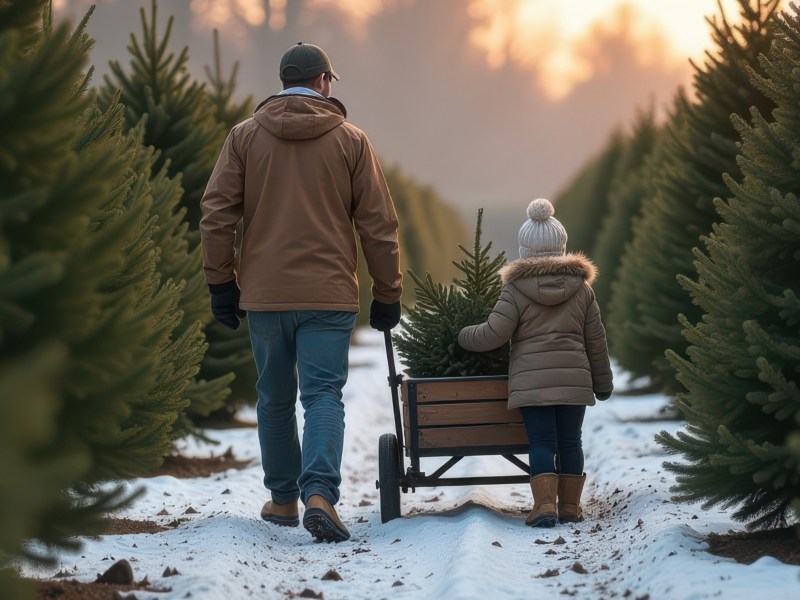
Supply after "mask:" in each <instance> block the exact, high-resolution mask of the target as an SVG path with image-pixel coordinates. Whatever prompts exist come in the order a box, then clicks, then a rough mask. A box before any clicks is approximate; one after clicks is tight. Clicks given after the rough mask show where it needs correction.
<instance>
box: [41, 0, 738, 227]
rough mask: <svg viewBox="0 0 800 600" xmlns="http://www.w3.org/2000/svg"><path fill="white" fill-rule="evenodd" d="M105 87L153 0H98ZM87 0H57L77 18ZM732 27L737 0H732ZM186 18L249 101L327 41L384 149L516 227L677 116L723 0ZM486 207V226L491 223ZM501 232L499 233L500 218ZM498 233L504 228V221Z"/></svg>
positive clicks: (455, 196)
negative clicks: (639, 121) (626, 135)
mask: <svg viewBox="0 0 800 600" xmlns="http://www.w3.org/2000/svg"><path fill="white" fill-rule="evenodd" d="M95 2H96V3H97V4H98V7H97V10H96V12H95V15H94V16H93V18H92V20H91V22H90V25H89V33H90V35H92V36H93V37H94V38H96V40H97V46H96V48H95V50H94V52H93V55H92V61H93V63H94V65H95V66H96V69H97V74H98V76H96V78H95V81H96V82H99V81H101V77H102V75H103V74H104V73H107V72H108V69H107V63H108V60H109V59H111V58H114V59H118V60H122V61H123V63H125V62H127V60H128V57H127V54H126V50H125V46H126V45H127V43H128V35H129V33H130V32H131V31H135V32H137V33H138V32H139V30H140V25H139V17H138V10H139V7H141V6H146V7H149V5H150V0H99V1H98V0H95ZM88 4H89V2H88V0H57V1H56V6H57V9H58V12H57V14H58V15H59V16H60V17H63V18H73V19H74V18H77V17H78V16H79V15H80V14H81V13H82V11H83V10H85V8H86V6H87V5H88ZM722 5H723V8H724V10H725V12H726V15H727V16H728V18H729V20H731V21H734V22H735V21H737V20H738V17H739V15H738V11H737V2H736V1H735V0H722ZM159 7H160V8H159V10H160V14H161V15H162V20H161V23H162V27H163V24H165V23H166V17H167V16H168V15H170V14H171V15H175V17H176V23H175V28H174V38H173V47H174V48H175V49H179V48H180V47H181V46H183V45H188V46H189V49H190V56H191V69H192V71H193V72H194V73H195V75H196V76H198V77H199V78H203V66H204V65H205V64H209V63H210V62H211V61H212V60H213V57H212V55H211V48H210V39H211V30H212V29H213V28H214V27H216V28H219V29H220V34H221V39H222V43H223V62H224V63H225V64H226V65H230V64H231V63H232V62H233V61H234V60H238V61H239V62H240V64H241V71H240V87H241V91H242V93H243V94H253V95H254V96H256V97H257V98H258V99H261V98H263V97H265V96H267V95H269V94H271V93H274V92H275V91H277V90H278V89H279V86H280V83H279V81H278V80H277V64H278V61H279V59H280V55H281V54H282V52H283V51H284V50H285V49H286V48H288V47H289V46H291V45H292V44H294V43H296V42H297V41H306V42H313V43H317V44H319V45H321V46H323V47H324V48H325V49H326V50H327V52H328V54H329V55H330V56H331V59H332V61H333V64H334V67H335V68H336V70H337V71H338V72H339V73H340V74H341V75H342V81H341V82H338V83H337V84H336V85H335V86H334V95H335V96H337V97H338V98H340V99H341V100H342V101H344V102H345V104H346V105H347V106H348V110H349V117H350V119H351V120H352V121H353V122H354V123H355V124H357V125H359V126H360V127H362V128H363V129H364V130H365V131H366V132H367V134H368V135H369V137H370V139H371V140H372V142H373V144H374V145H375V147H376V149H377V151H378V153H379V154H380V155H381V156H382V157H383V158H384V159H385V160H388V161H391V162H394V163H397V164H399V165H400V166H401V167H402V168H403V169H404V170H405V171H407V172H408V173H409V174H410V175H412V176H413V177H415V178H416V179H418V180H419V181H422V182H425V183H430V184H432V185H434V186H435V187H436V189H437V190H438V191H439V192H440V194H441V195H442V196H443V197H444V198H445V199H446V200H448V201H450V202H451V203H453V204H455V205H458V206H460V207H462V208H463V209H464V211H465V215H467V217H468V219H469V220H471V219H472V216H473V215H474V210H475V209H476V208H477V207H479V206H484V207H486V208H487V209H488V208H489V207H493V208H492V211H493V212H494V214H495V215H497V220H498V223H499V220H500V213H502V212H503V211H506V212H507V219H506V220H507V221H508V222H511V221H513V222H516V221H518V220H519V216H520V215H523V216H524V206H525V205H526V204H527V202H528V201H529V200H530V199H532V198H533V197H536V196H549V197H554V196H555V195H556V194H557V193H558V191H559V190H560V189H562V188H563V186H564V185H566V183H567V182H568V181H569V178H570V177H571V176H573V175H574V174H575V172H576V171H577V170H578V169H579V168H580V166H581V165H582V164H584V163H585V161H587V160H588V159H589V158H591V156H592V155H593V154H594V153H596V152H597V151H598V150H599V149H600V148H601V147H602V146H603V144H604V143H605V142H606V140H607V139H608V136H609V135H610V133H611V132H612V130H613V129H614V128H617V127H623V128H624V127H625V126H626V125H627V124H629V123H630V122H631V120H632V118H633V116H634V114H635V112H636V111H637V110H639V109H642V108H644V107H647V106H653V107H654V108H655V110H656V112H657V114H659V115H662V116H663V115H664V114H666V113H667V111H668V110H669V106H670V104H671V101H672V98H673V97H674V94H675V92H676V91H677V89H678V86H680V85H689V84H690V81H691V72H692V71H691V68H690V65H689V58H692V59H694V60H695V61H696V62H699V63H701V64H702V61H703V53H704V51H705V50H706V49H708V48H709V44H710V36H709V28H708V25H707V23H706V22H705V19H704V17H705V16H709V15H714V14H716V13H718V8H717V2H716V0H627V1H622V0H160V2H159ZM492 219H493V216H492V213H491V212H490V211H489V210H487V227H488V228H489V229H491V228H492ZM498 227H500V226H499V225H498ZM498 231H499V232H501V233H499V234H498V235H502V231H504V230H502V229H498Z"/></svg>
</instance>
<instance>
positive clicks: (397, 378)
mask: <svg viewBox="0 0 800 600" xmlns="http://www.w3.org/2000/svg"><path fill="white" fill-rule="evenodd" d="M383 339H384V341H385V342H386V361H387V362H388V363H389V377H388V379H389V387H391V388H392V406H393V408H394V427H395V433H396V434H397V450H398V457H397V459H398V463H397V464H398V465H402V464H403V426H402V423H401V422H400V397H399V394H398V391H397V388H398V387H400V383H401V382H402V381H403V376H402V375H398V374H397V369H396V368H395V365H394V349H393V347H392V332H391V330H389V329H387V330H386V331H384V332H383ZM400 471H401V472H402V471H403V469H402V468H401V469H400Z"/></svg>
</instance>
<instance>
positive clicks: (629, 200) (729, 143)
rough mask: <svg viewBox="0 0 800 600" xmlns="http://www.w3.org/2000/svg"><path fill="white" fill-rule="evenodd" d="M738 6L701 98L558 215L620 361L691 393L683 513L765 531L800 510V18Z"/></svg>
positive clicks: (582, 175)
mask: <svg viewBox="0 0 800 600" xmlns="http://www.w3.org/2000/svg"><path fill="white" fill-rule="evenodd" d="M739 5H740V12H741V17H742V18H741V21H740V23H739V24H738V25H735V26H734V25H731V24H730V23H729V22H728V20H726V18H725V17H724V15H719V16H716V17H713V18H711V19H709V23H710V25H711V32H712V38H713V44H714V48H713V50H712V51H710V52H709V53H708V55H707V59H706V61H705V64H703V65H702V66H696V68H695V75H694V82H693V94H692V95H691V97H689V96H688V95H687V94H685V93H682V92H679V93H678V94H676V97H675V99H674V101H673V103H672V106H671V110H670V114H669V117H668V119H667V121H666V122H665V123H663V124H658V123H656V120H655V119H654V116H653V111H652V108H651V109H650V110H643V111H641V112H640V114H638V115H636V117H635V118H634V119H633V122H632V125H631V126H630V127H629V128H626V129H625V130H620V131H617V132H615V133H614V134H613V135H612V136H611V138H610V139H609V141H608V143H607V145H606V147H605V148H604V149H603V151H602V152H601V153H599V155H598V156H597V157H596V158H595V159H594V160H592V161H591V162H590V163H589V164H587V165H586V166H585V167H584V168H583V169H582V170H581V171H580V172H579V173H578V174H577V175H576V176H575V178H574V179H573V181H572V182H571V183H570V185H568V186H567V187H566V189H565V190H564V191H563V193H561V194H560V195H559V197H558V198H557V199H556V204H557V214H558V217H559V218H560V219H561V220H562V222H563V223H564V225H565V226H566V228H567V231H568V232H569V236H570V237H569V244H568V245H569V249H570V250H572V251H583V252H586V253H587V254H588V255H590V256H591V257H593V258H594V259H595V261H596V262H597V264H598V266H599V271H600V279H599V281H598V283H597V285H596V288H595V290H596V293H597V297H598V300H599V302H600V304H601V307H602V310H603V313H604V320H605V324H606V328H607V330H608V339H609V346H610V350H611V353H612V355H613V357H614V358H615V359H616V361H617V362H618V363H619V365H620V366H621V367H623V368H624V369H625V370H626V371H627V372H628V373H630V374H631V375H632V376H633V377H645V376H646V377H648V378H649V381H650V386H649V389H651V390H660V391H666V392H668V393H674V394H676V396H675V408H676V409H677V411H678V412H679V413H680V414H681V416H682V417H683V418H684V419H685V430H684V431H681V432H680V433H678V434H677V435H676V436H672V435H669V434H667V433H661V434H660V435H659V436H658V441H659V442H660V443H661V444H662V445H663V446H664V447H665V448H666V449H667V451H669V452H670V453H674V454H679V455H681V456H682V458H683V459H684V461H685V462H672V463H668V464H667V466H668V468H669V469H671V470H672V471H673V472H675V473H676V475H677V485H676V487H675V488H674V491H675V492H676V495H677V496H676V497H677V498H679V499H682V500H703V501H704V502H705V503H706V506H713V505H716V504H722V505H724V506H734V505H736V506H738V509H737V512H736V513H735V516H736V517H737V518H739V519H741V520H743V521H747V522H748V523H749V524H750V526H752V527H767V526H774V525H780V524H782V523H786V522H787V519H789V522H791V518H790V517H791V516H792V515H794V517H795V518H796V517H797V515H798V511H800V388H798V385H799V384H800V329H798V326H799V325H800V201H798V194H800V84H798V75H797V65H798V64H800V9H798V7H797V6H796V5H790V6H791V8H790V9H788V10H787V11H786V12H783V13H780V12H779V10H778V5H779V2H778V0H761V1H757V0H740V2H739Z"/></svg>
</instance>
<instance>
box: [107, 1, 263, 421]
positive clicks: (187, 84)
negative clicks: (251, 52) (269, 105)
mask: <svg viewBox="0 0 800 600" xmlns="http://www.w3.org/2000/svg"><path fill="white" fill-rule="evenodd" d="M140 19H141V24H142V39H141V42H140V41H139V38H137V37H136V35H134V34H131V43H130V45H129V46H128V50H129V52H130V53H131V64H130V72H129V73H126V72H125V71H124V70H123V68H122V66H121V65H120V63H119V62H117V61H111V63H110V68H111V73H112V76H106V77H105V84H104V86H103V87H102V88H101V89H100V90H99V91H98V94H99V98H100V101H101V104H103V105H104V106H107V105H108V104H109V103H110V102H112V100H113V98H114V94H116V93H118V91H120V92H121V100H122V102H123V104H124V105H125V125H126V128H127V129H128V130H131V129H136V128H141V129H142V132H143V133H142V138H143V143H144V144H145V145H147V146H153V147H154V148H155V149H156V150H157V151H158V152H157V153H156V154H154V161H155V162H154V164H153V168H152V174H153V176H154V177H160V178H161V179H162V180H163V179H165V178H169V179H172V180H175V184H170V185H171V186H172V185H175V186H177V185H178V184H180V185H181V186H182V189H183V194H182V196H181V197H180V203H181V206H182V208H181V209H180V211H179V212H178V213H176V214H172V212H167V213H162V215H161V219H162V221H163V219H168V220H169V221H170V226H169V227H170V229H173V228H174V227H176V226H177V224H176V223H174V222H173V221H174V219H175V218H176V215H177V214H180V215H181V218H182V219H184V220H186V221H187V222H188V229H187V230H186V231H184V233H183V236H184V238H185V240H186V241H187V242H188V244H187V245H183V246H182V247H180V248H178V247H176V246H175V244H176V243H177V240H174V239H173V240H172V242H171V248H170V249H165V252H164V253H165V254H169V253H172V252H178V253H179V255H176V256H180V258H179V259H177V260H178V261H179V262H180V263H181V265H182V266H181V268H180V269H179V270H174V271H172V270H167V269H165V270H164V271H162V272H163V274H164V275H165V276H166V277H172V278H174V279H175V281H181V280H185V281H186V285H185V287H184V288H183V294H182V298H181V304H180V306H181V309H182V310H183V311H184V314H185V318H184V320H183V322H182V323H181V332H182V333H185V332H187V331H189V329H190V328H192V327H194V324H195V323H196V322H197V321H200V323H201V324H203V325H206V328H205V332H204V333H205V337H206V341H207V342H208V347H207V350H206V356H205V358H204V361H203V363H202V365H201V369H200V373H199V374H198V375H197V376H196V377H194V378H193V379H192V381H191V382H190V383H189V386H188V388H187V389H186V391H185V394H186V397H187V398H189V400H190V404H189V407H188V409H187V411H186V414H185V415H184V416H183V418H182V419H181V421H180V423H179V426H178V427H177V428H176V430H175V435H181V434H185V433H187V432H192V433H195V434H198V433H199V431H198V430H197V422H198V421H199V420H200V419H202V418H203V417H206V416H208V415H209V414H211V413H212V412H214V411H217V410H219V409H221V408H223V406H225V404H226V399H230V401H232V402H235V406H238V405H239V404H241V401H240V400H238V398H239V395H238V394H237V397H236V398H232V397H231V389H230V386H231V384H232V382H233V381H234V379H235V378H236V377H238V378H239V382H238V383H239V386H240V387H239V389H241V388H245V389H244V390H243V391H242V392H241V393H242V394H244V393H246V394H247V398H248V399H252V398H253V396H254V392H253V390H254V389H255V375H254V373H255V366H254V365H253V360H252V356H251V355H250V351H249V338H248V336H247V328H246V327H243V328H240V329H239V330H238V331H236V332H229V331H228V330H226V329H225V328H223V327H222V326H221V325H219V324H216V323H214V322H212V320H211V309H210V306H209V296H208V289H207V287H206V285H205V280H204V277H203V272H202V258H201V254H200V253H201V249H200V247H199V245H198V241H199V236H198V234H197V231H196V229H197V225H198V223H199V219H200V208H199V204H200V197H201V196H202V194H203V191H204V190H205V186H206V183H207V182H208V178H209V177H210V175H211V170H212V169H213V167H214V162H215V160H216V156H217V153H218V152H219V148H220V147H221V146H222V141H223V138H224V135H225V130H224V127H223V126H222V125H220V124H219V123H217V122H216V120H215V117H214V115H215V106H214V104H213V103H212V100H211V98H210V96H209V94H208V92H207V91H206V89H205V86H204V85H203V84H201V83H200V82H198V81H196V80H194V79H193V78H192V77H191V75H190V73H189V71H188V67H187V63H188V60H189V52H188V48H185V47H184V48H183V50H182V51H181V53H180V54H179V55H177V56H176V55H175V54H172V53H171V52H170V51H169V41H170V38H171V34H172V25H173V22H174V18H173V17H170V18H169V20H168V22H167V27H166V30H165V32H164V34H163V36H161V37H160V38H159V34H158V10H157V3H156V1H155V0H152V4H151V13H150V17H149V19H148V17H147V15H146V13H145V10H144V9H141V10H140ZM230 85H235V81H233V82H232V83H230ZM225 86H226V89H225V92H227V91H228V90H227V87H230V86H229V85H228V82H226V83H225ZM230 91H231V92H232V89H231V90H230ZM156 193H157V198H158V192H156ZM166 193H167V194H172V193H177V192H176V191H175V190H174V189H172V191H168V192H166ZM170 206H171V205H170ZM169 210H170V211H172V209H169ZM186 254H188V256H186ZM170 260H174V259H170ZM231 346H232V347H231ZM234 373H235V374H234ZM232 410H233V408H232Z"/></svg>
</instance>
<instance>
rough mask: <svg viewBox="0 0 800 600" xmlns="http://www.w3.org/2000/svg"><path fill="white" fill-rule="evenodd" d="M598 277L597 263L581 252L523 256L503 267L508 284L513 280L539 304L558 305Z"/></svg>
mask: <svg viewBox="0 0 800 600" xmlns="http://www.w3.org/2000/svg"><path fill="white" fill-rule="evenodd" d="M596 277H597V267H595V265H594V263H593V262H592V261H591V260H589V259H588V258H587V257H586V256H584V255H583V254H581V253H574V254H573V253H570V254H565V255H563V256H543V257H531V258H520V259H519V260H515V261H512V262H510V263H508V264H507V265H506V266H505V267H503V268H502V269H500V279H501V281H502V282H503V284H504V285H507V284H513V285H514V287H516V288H517V289H518V290H519V291H521V292H522V293H523V294H525V295H526V296H527V297H528V298H530V299H531V300H533V301H534V302H538V303H539V304H544V305H546V306H555V305H556V304H561V303H562V302H565V301H566V300H568V299H569V298H571V297H572V296H574V295H575V294H576V293H577V292H578V290H579V289H581V288H582V287H583V286H584V285H585V284H588V285H591V284H592V283H593V282H594V280H595V278H596Z"/></svg>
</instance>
